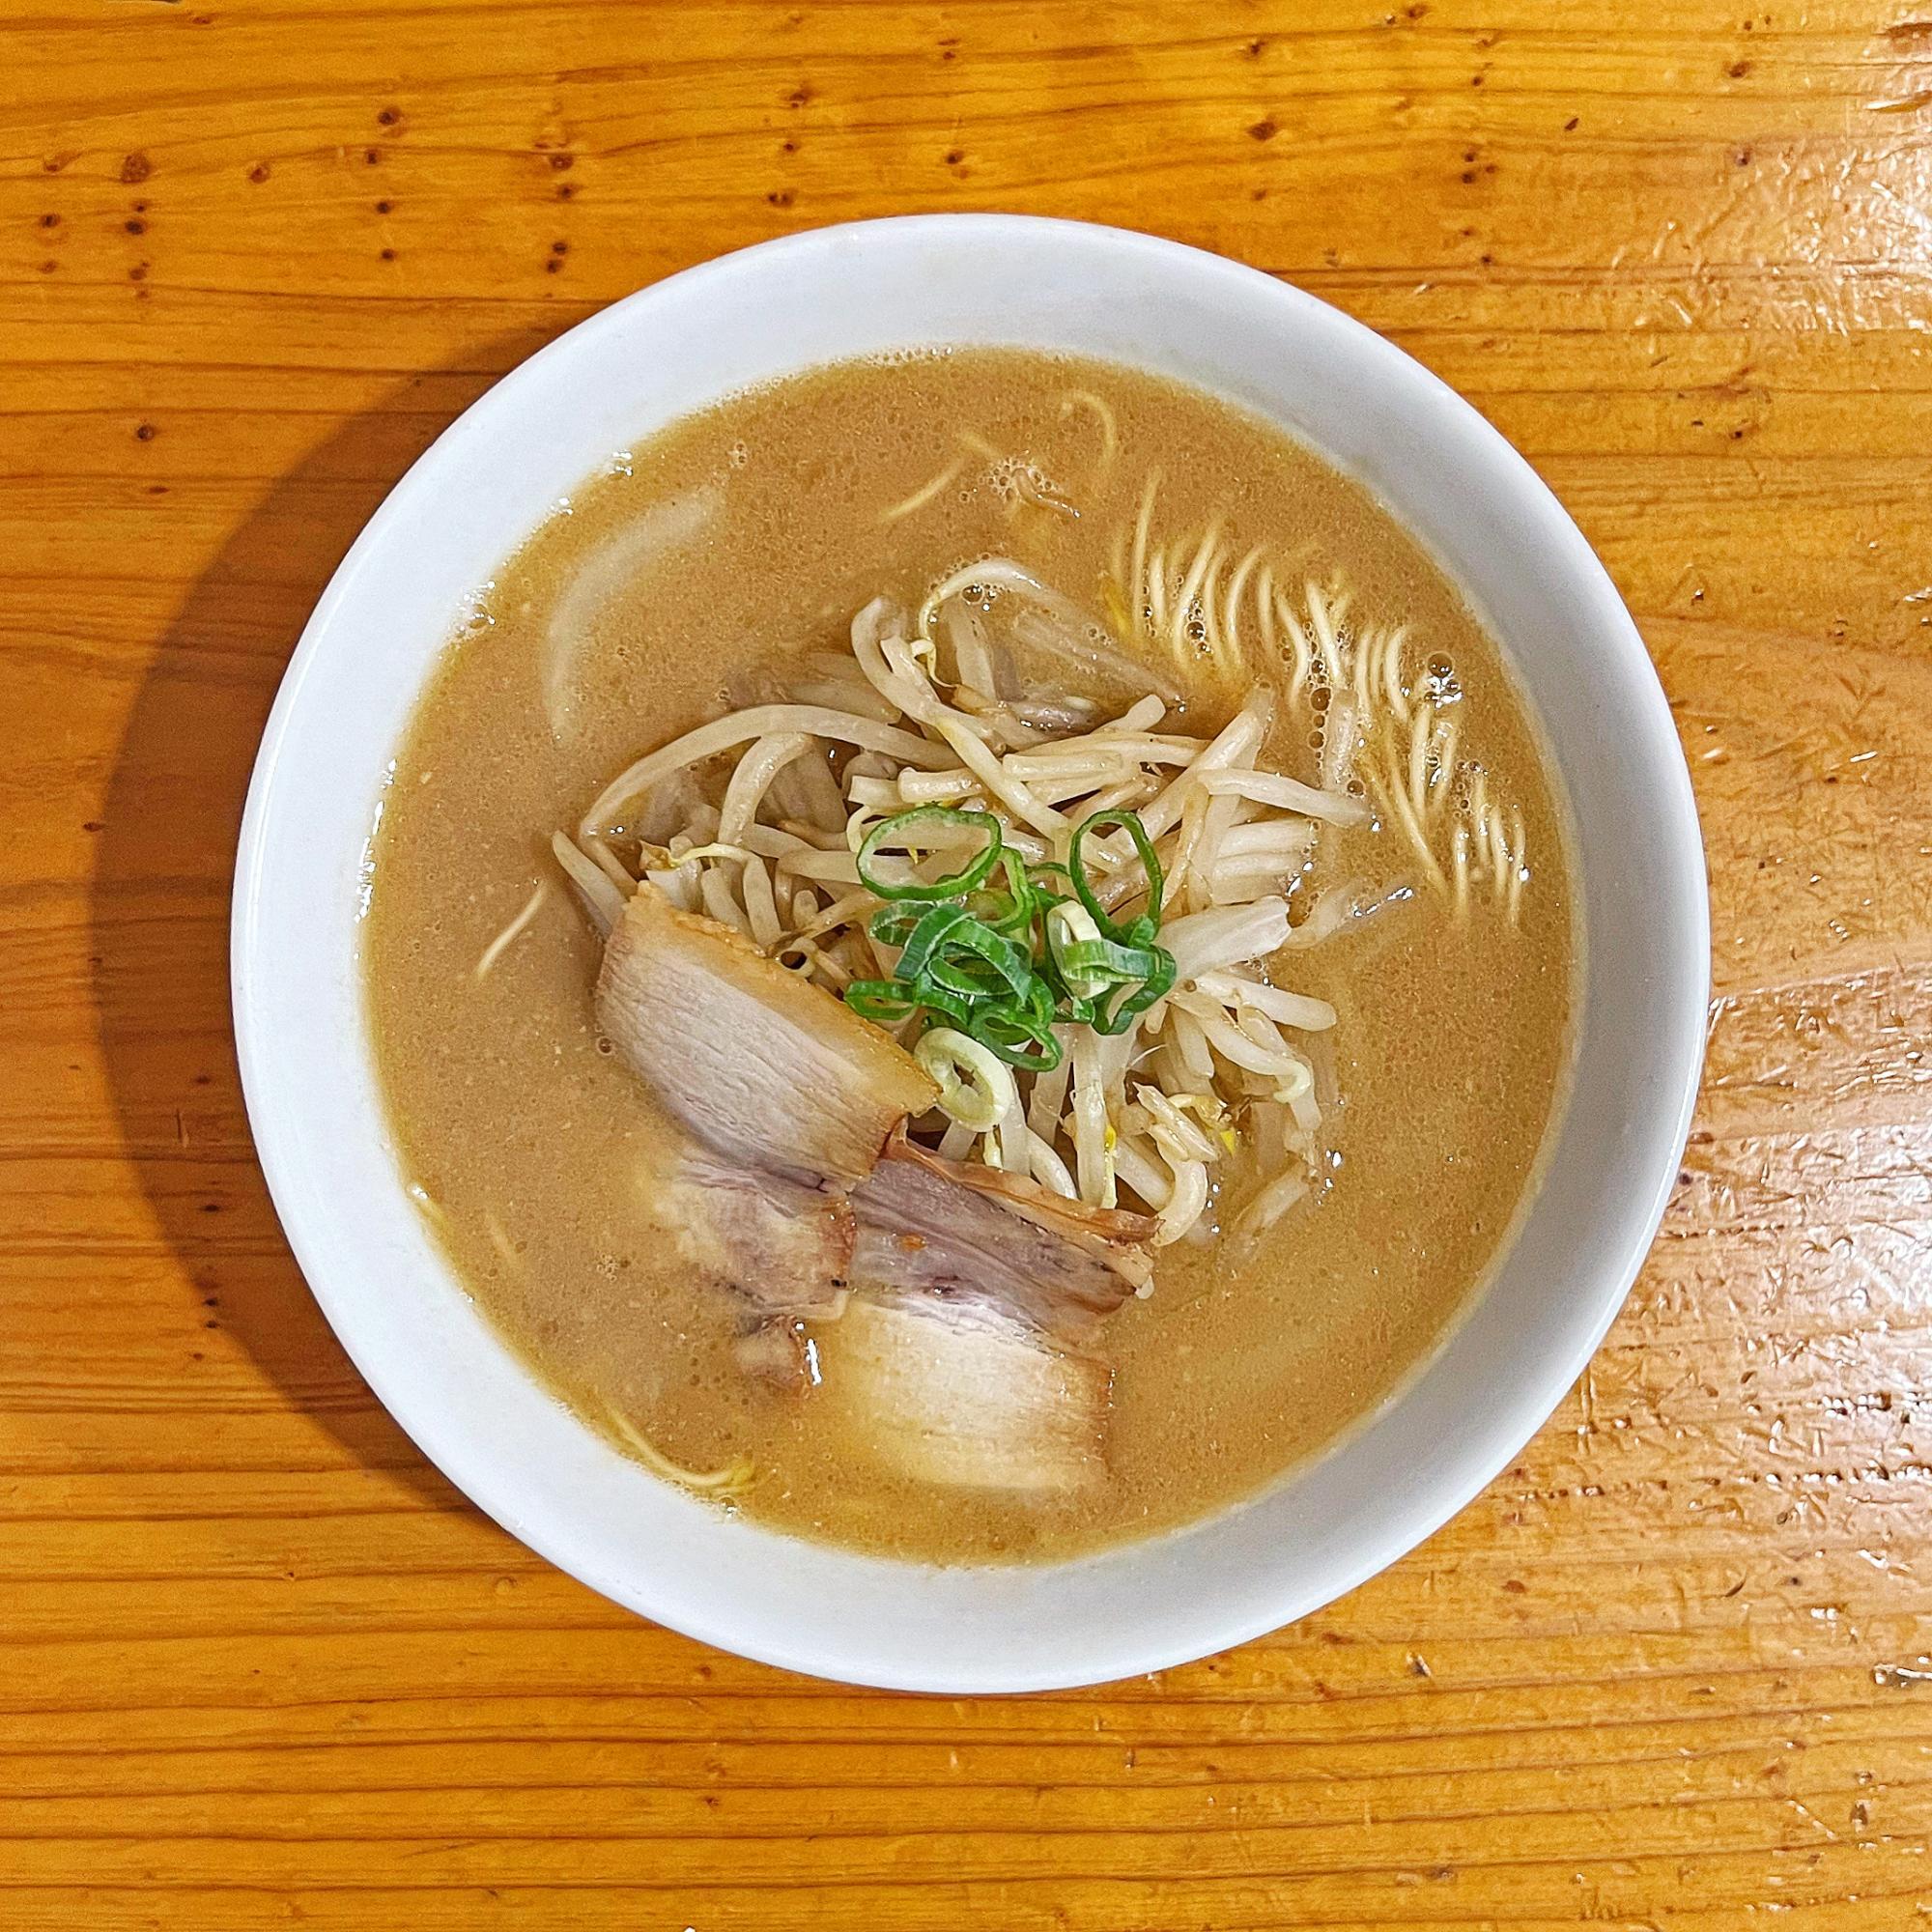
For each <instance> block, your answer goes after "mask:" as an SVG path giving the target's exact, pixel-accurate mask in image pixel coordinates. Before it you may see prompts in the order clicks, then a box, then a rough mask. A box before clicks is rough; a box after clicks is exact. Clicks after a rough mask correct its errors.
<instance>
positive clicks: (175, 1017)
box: [88, 319, 562, 1498]
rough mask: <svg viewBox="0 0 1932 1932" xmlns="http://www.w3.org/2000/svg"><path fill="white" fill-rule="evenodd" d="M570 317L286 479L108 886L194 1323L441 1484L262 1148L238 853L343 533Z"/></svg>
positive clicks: (155, 679)
mask: <svg viewBox="0 0 1932 1932" xmlns="http://www.w3.org/2000/svg"><path fill="white" fill-rule="evenodd" d="M559 320H560V323H561V321H562V319H559ZM554 332H555V331H554V330H553V329H549V328H546V329H544V330H542V331H540V332H539V331H524V332H520V333H518V334H516V335H514V336H508V337H504V338H501V339H497V340H492V341H488V342H485V343H482V344H479V345H478V346H477V348H476V350H475V351H474V353H473V354H472V355H470V356H469V357H468V358H466V363H465V366H464V367H463V368H461V369H451V370H446V371H442V372H439V373H435V374H430V375H425V376H421V377H416V378H412V379H411V380H409V381H407V382H404V383H401V384H397V385H396V387H395V388H394V389H393V390H391V391H390V392H389V393H388V394H387V395H386V396H385V397H384V400H383V402H382V404H381V405H379V406H378V407H377V408H375V409H372V410H370V411H368V412H365V413H363V414H361V415H358V416H356V417H354V418H352V419H350V420H349V421H347V422H346V423H345V424H344V425H343V426H342V427H341V428H339V429H338V430H337V431H336V432H335V433H334V434H333V435H332V436H330V437H329V438H328V439H327V441H325V442H323V443H321V444H320V445H318V446H317V447H316V448H315V449H314V450H312V451H311V452H310V453H309V454H308V455H306V456H305V457H304V458H303V459H302V460H301V461H300V462H299V463H298V464H297V465H296V466H295V467H294V468H293V469H290V470H289V471H288V472H287V473H286V474H284V475H281V476H279V477H277V478H276V479H275V480H274V481H273V482H272V484H271V485H270V487H269V489H268V490H267V492H266V494H265V495H264V496H263V497H262V499H261V500H260V501H259V502H258V503H257V504H256V505H255V506H254V507H253V508H252V509H251V510H250V511H249V512H248V514H247V515H246V516H245V517H244V518H243V519H242V520H241V523H240V524H239V525H238V526H237V527H236V528H235V530H234V531H233V533H232V534H231V535H230V536H229V538H228V540H227V542H226V543H225V544H224V545H223V546H222V548H221V552H220V554H218V555H217V556H216V557H215V559H214V561H213V563H212V564H211V565H210V566H209V568H208V569H207V570H206V571H205V572H204V573H203V574H202V575H201V576H200V578H199V579H197V581H196V582H195V583H194V584H193V586H192V588H191V589H190V590H189V591H188V593H187V596H186V598H185V601H184V602H183V604H182V606H181V608H180V610H179V611H177V613H176V615H175V616H174V618H173V620H172V621H171V622H170V623H169V625H168V626H167V629H166V631H165V633H164V635H163V636H162V637H161V639H160V641H159V647H158V649H157V650H156V653H155V655H154V657H153V660H152V662H151V663H150V665H149V667H148V669H147V672H146V675H145V677H144V679H143V681H142V684H141V688H140V690H139V692H138V694H137V695H136V696H135V699H134V702H133V705H132V707H131V710H130V712H129V714H128V725H127V728H126V731H125V733H124V735H123V738H122V741H121V744H120V747H119V751H118V753H117V755H116V760H115V766H114V772H113V775H112V778H111V780H110V781H109V783H108V787H107V795H106V807H105V810H104V812H103V814H102V819H101V823H100V825H99V828H98V830H99V838H98V844H97V852H96V858H95V869H94V877H93V881H92V885H91V890H90V896H89V948H88V956H89V964H90V968H91V971H92V975H93V990H94V1009H95V1014H96V1023H97V1025H98V1027H99V1040H100V1048H101V1056H102V1060H103V1063H104V1065H105V1069H106V1077H107V1081H108V1084H109V1087H110V1090H111V1093H112V1098H113V1105H114V1108H115V1113H116V1116H117V1120H118V1122H119V1126H120V1130H121V1135H122V1141H123V1145H124V1149H125V1151H126V1155H127V1158H128V1161H129V1162H130V1163H131V1164H132V1166H133V1167H134V1169H135V1171H136V1173H137V1174H138V1176H139V1179H140V1182H141V1187H142V1190H143V1192H144V1194H145V1196H146V1199H147V1201H148V1204H149V1207H150V1208H151V1209H152V1211H153V1213H154V1216H155V1219H156V1223H157V1225H158V1228H159V1231H160V1234H161V1236H162V1237H163V1238H164V1239H165V1241H166V1242H167V1244H168V1247H169V1248H170V1250H171V1251H172V1253H173V1256H174V1257H175V1259H176V1261H177V1263H178V1264H179V1267H180V1269H181V1272H182V1273H183V1274H184V1275H185V1277H186V1279H187V1280H188V1281H190V1282H191V1283H192V1284H193V1291H194V1293H195V1297H196V1308H195V1319H196V1321H197V1322H198V1323H199V1324H200V1326H201V1327H202V1328H203V1329H205V1330H209V1331H217V1330H219V1331H226V1338H227V1342H228V1344H229V1345H236V1344H239V1345H240V1347H241V1350H244V1351H245V1352H246V1354H247V1356H248V1357H249V1358H250V1360H251V1361H252V1363H253V1364H254V1366H255V1368H256V1370H257V1371H258V1372H259V1373H260V1375H261V1376H262V1377H263V1378H266V1379H267V1380H268V1381H269V1382H270V1384H272V1386H273V1388H274V1389H275V1390H276V1391H277V1392H278V1393H279V1395H280V1397H281V1398H282V1400H284V1401H285V1402H286V1403H287V1404H288V1406H291V1407H292V1408H295V1409H297V1410H298V1411H300V1412H301V1413H302V1414H303V1415H305V1416H307V1417H309V1418H311V1419H312V1420H313V1421H314V1422H315V1423H317V1424H318V1425H319V1426H321V1427H323V1428H325V1429H327V1431H328V1432H329V1434H330V1435H333V1436H334V1437H335V1438H336V1439H337V1440H338V1441H339V1442H341V1443H342V1444H343V1445H344V1446H345V1447H346V1448H347V1449H348V1450H349V1451H350V1452H351V1453H352V1454H353V1455H355V1457H356V1459H357V1460H358V1461H360V1462H362V1463H367V1464H369V1465H371V1466H378V1467H382V1468H384V1469H387V1470H389V1471H390V1472H392V1473H393V1474H394V1476H395V1477H396V1478H397V1479H398V1480H400V1481H403V1482H406V1483H408V1484H410V1485H411V1486H412V1487H414V1488H416V1489H418V1490H419V1491H421V1492H423V1493H425V1494H432V1493H433V1494H435V1495H436V1496H438V1497H439V1498H447V1497H448V1496H449V1495H450V1494H451V1493H452V1492H450V1490H449V1489H448V1486H447V1485H446V1484H444V1483H443V1482H442V1480H441V1479H440V1477H439V1476H438V1475H437V1474H436V1473H435V1471H434V1470H432V1469H430V1468H429V1467H428V1466H427V1465H426V1464H425V1463H423V1460H422V1458H421V1456H420V1455H419V1454H418V1452H417V1451H416V1450H415V1448H414V1447H413V1445H412V1443H411V1442H410V1441H409V1439H408V1438H407V1436H405V1435H404V1434H403V1433H402V1431H401V1430H400V1429H399V1428H398V1427H397V1426H396V1424H395V1423H394V1422H392V1421H391V1420H390V1419H389V1417H388V1416H387V1415H386V1414H385V1413H384V1411H383V1409H382V1408H381V1407H380V1406H379V1405H378V1404H377V1402H376V1399H375V1397H374V1396H373V1395H372V1394H371V1393H370V1392H369V1390H368V1388H367V1386H366V1385H365V1384H364V1383H363V1381H362V1380H361V1378H360V1377H359V1376H358V1375H357V1374H356V1372H355V1368H354V1367H353V1365H352V1364H351V1362H350V1360H349V1358H348V1356H347V1354H346V1353H345V1352H344V1351H343V1350H342V1348H341V1345H340V1344H339V1343H338V1342H337V1341H336V1340H335V1337H334V1335H333V1333H332V1332H331V1331H330V1329H329V1327H328V1325H327V1321H325V1320H324V1319H323V1316H322V1312H321V1310H320V1308H319V1307H318V1306H317V1305H316V1302H315V1301H314V1299H313V1297H312V1296H311V1295H310V1293H309V1292H308V1288H307V1285H306V1284H305V1282H304V1281H303V1279H302V1277H301V1274H300V1272H299V1271H298V1268H297V1266H296V1263H295V1258H294V1257H293V1255H292V1254H291V1253H290V1252H289V1249H288V1246H287V1244H286V1242H285V1241H284V1239H283V1236H282V1233H281V1228H280V1224H279V1223H278V1221H277V1220H276V1217H275V1211H274V1208H273V1206H272V1204H271V1203H270V1198H269V1193H268V1188H267V1185H266V1183H265V1182H264V1180H263V1178H262V1173H261V1170H260V1168H259V1167H258V1166H257V1164H256V1160H255V1153H254V1147H253V1143H252V1142H251V1140H250V1139H249V1136H248V1129H247V1122H246V1119H245V1115H244V1113H243V1109H242V1101H241V1081H240V1076H239V1073H238V1070H237V1066H236V1062H235V1050H234V1035H233V1029H232V1025H231V1019H230V1011H229V988H228V915H229V896H230V890H231V868H232V865H233V859H234V850H235V840H236V837H237V834H238V832H239V830H240V826H241V810H242V804H243V801H244V799H245V797H246V794H247V788H248V780H249V774H250V771H251V769H252V767H253V764H254V759H255V752H256V746H257V743H258V741H259V739H260V737H261V731H262V726H263V724H264V722H265V721H266V719H267V717H268V713H269V708H270V704H271V702H272V701H273V697H274V693H275V687H276V685H277V684H278V682H279V680H280V677H281V674H282V670H283V668H284V667H285V666H286V664H287V662H288V659H289V656H290V653H291V652H292V651H293V649H294V647H295V642H296V639H297V638H298V636H299V635H300V632H301V627H302V625H303V623H304V622H305V621H306V620H307V617H308V614H309V611H310V610H311V608H312V607H313V606H314V604H315V602H316V599H317V598H318V597H319V596H320V595H321V593H322V589H323V586H324V585H325V584H326V583H327V581H328V578H329V576H330V574H331V573H332V572H333V570H334V568H335V566H336V564H337V563H338V562H339V561H340V559H341V557H342V554H343V553H344V552H345V551H346V550H347V549H348V548H349V546H350V544H351V543H352V542H353V541H354V539H355V535H356V533H357V532H358V531H359V530H360V529H361V527H362V526H363V525H364V524H365V523H366V522H367V521H368V519H369V517H370V516H371V515H372V514H373V513H374V511H375V509H376V507H377V505H378V504H379V503H380V502H381V501H382V500H383V498H384V496H386V495H387V493H388V491H389V490H390V488H391V487H392V486H393V485H394V484H395V483H396V481H397V480H398V479H399V478H400V477H401V476H402V474H403V472H404V471H405V470H406V469H408V468H409V467H410V465H411V464H412V462H413V461H414V460H415V458H416V457H417V456H418V455H420V454H421V452H422V450H423V449H424V448H426V447H427V446H428V444H429V443H430V442H431V441H432V440H434V439H435V438H436V437H437V436H438V435H439V434H440V432H441V431H442V429H443V428H444V427H446V425H447V424H448V423H449V422H450V421H451V420H452V419H453V418H454V417H455V416H456V415H457V414H458V413H459V412H461V411H462V410H463V409H464V408H465V407H467V406H468V404H469V401H470V400H472V399H473V397H474V396H475V395H477V394H480V393H481V392H482V390H483V389H485V388H486V387H488V386H489V384H490V383H491V382H493V381H495V380H496V377H497V375H498V374H500V373H501V372H502V371H503V370H505V369H507V368H509V367H511V366H512V365H513V364H514V363H515V362H517V361H519V360H521V359H522V358H523V357H524V356H526V355H528V354H529V353H530V352H531V351H532V350H533V349H535V348H537V347H538V346H540V344H541V342H542V341H543V340H544V339H547V337H548V336H549V335H550V334H552V333H554ZM161 433H162V434H163V435H165V434H166V428H165V424H163V426H162V432H161ZM162 473H163V474H164V473H165V472H162ZM150 488H151V489H156V486H153V485H151V486H150ZM167 491H168V485H166V484H165V483H164V484H162V485H160V486H159V487H158V489H156V497H155V514H156V516H159V517H165V516H166V514H167V509H168V504H167ZM206 1339H207V1346H206V1347H191V1348H190V1350H189V1351H188V1356H187V1360H186V1361H185V1364H184V1371H183V1373H184V1379H185V1381H187V1382H189V1383H190V1384H191V1383H192V1382H193V1381H194V1380H195V1378H198V1377H201V1376H203V1375H211V1376H212V1375H214V1374H217V1373H218V1365H219V1363H220V1362H221V1360H222V1359H223V1345H222V1337H221V1335H220V1334H218V1333H214V1332H211V1333H209V1334H208V1335H207V1338H206ZM204 1362H206V1363H207V1364H208V1365H209V1366H208V1368H207V1369H204V1368H203V1367H202V1364H203V1363H204ZM211 1406H212V1407H213V1408H214V1410H215V1415H216V1416H218V1417H221V1418H222V1419H223V1421H224V1422H225V1420H226V1418H227V1417H229V1416H234V1415H236V1414H238V1412H239V1411H238V1409H237V1406H236V1405H234V1404H233V1403H232V1402H229V1403H222V1404H218V1405H216V1404H211ZM211 1426H220V1425H219V1424H217V1423H216V1422H215V1421H214V1418H213V1417H212V1418H211ZM240 1436H241V1441H243V1442H245V1436H246V1424H245V1422H243V1423H241V1424H240ZM238 1446H240V1445H239V1444H238ZM242 1453H244V1454H245V1453H246V1451H245V1448H244V1449H243V1452H242Z"/></svg>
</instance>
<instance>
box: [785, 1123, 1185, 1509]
mask: <svg viewBox="0 0 1932 1932" xmlns="http://www.w3.org/2000/svg"><path fill="white" fill-rule="evenodd" d="M852 1206H853V1208H854V1211H855V1212H856V1214H857V1216H858V1238H857V1240H856V1241H855V1242H854V1244H853V1250H852V1264H851V1270H852V1271H851V1280H852V1287H853V1299H852V1301H851V1303H850V1304H849V1305H848V1307H847V1308H846V1311H845V1314H844V1317H843V1319H842V1320H840V1321H838V1322H837V1323H835V1324H833V1325H832V1326H830V1327H828V1328H826V1329H824V1330H822V1331H821V1334H820V1342H819V1347H820V1350H821V1352H822V1355H823V1357H824V1376H825V1386H826V1389H827V1391H828V1392H830V1391H835V1390H836V1391H837V1397H838V1401H840V1402H841V1403H843V1404H846V1405H848V1413H849V1414H850V1415H851V1417H852V1419H853V1425H854V1431H855V1435H856V1436H857V1439H859V1440H861V1441H863V1442H864V1443H866V1444H867V1447H868V1449H869V1451H870V1454H871V1455H872V1457H873V1459H874V1460H875V1461H876V1462H878V1463H880V1464H881V1465H882V1466H885V1467H887V1468H890V1469H892V1470H894V1471H895V1473H897V1474H899V1475H902V1476H909V1477H913V1478H915V1479H917V1480H919V1481H921V1482H926V1483H933V1484H938V1485H941V1486H944V1487H948V1488H952V1489H962V1490H987V1491H990V1490H999V1491H1006V1492H1012V1493H1018V1494H1032V1495H1044V1494H1051V1493H1055V1492H1071V1491H1077V1490H1079V1489H1081V1488H1083V1487H1084V1486H1086V1485H1088V1484H1090V1483H1094V1482H1096V1481H1098V1480H1099V1479H1100V1477H1101V1476H1102V1475H1103V1474H1104V1473H1105V1469H1106V1459H1105V1439H1106V1427H1107V1401H1108V1395H1109V1392H1110V1388H1111V1382H1112V1378H1111V1376H1110V1375H1109V1372H1108V1370H1107V1369H1106V1367H1105V1366H1104V1364H1102V1363H1100V1362H1098V1361H1096V1360H1094V1357H1093V1356H1091V1355H1089V1354H1088V1353H1086V1352H1085V1350H1084V1348H1083V1346H1082V1345H1083V1344H1085V1343H1086V1342H1088V1341H1089V1340H1091V1338H1092V1336H1093V1334H1094V1330H1095V1328H1097V1326H1098V1325H1099V1323H1100V1321H1101V1320H1102V1319H1103V1318H1104V1317H1106V1316H1108V1315H1110V1314H1112V1313H1113V1311H1114V1310H1115V1309H1117V1308H1118V1307H1119V1306H1120V1305H1121V1303H1122V1301H1123V1300H1125V1299H1126V1297H1127V1296H1128V1295H1129V1294H1130V1293H1132V1292H1133V1290H1134V1288H1135V1287H1136V1286H1137V1285H1138V1284H1139V1283H1140V1282H1143V1281H1145V1280H1146V1279H1147V1278H1148V1273H1149V1270H1150V1267H1151V1262H1150V1260H1149V1255H1148V1249H1147V1246H1146V1243H1147V1241H1148V1239H1149V1238H1150V1236H1151V1235H1152V1233H1153V1223H1152V1222H1151V1220H1150V1219H1149V1218H1148V1217H1147V1216H1145V1215H1142V1214H1128V1213H1122V1212H1119V1211H1116V1210H1113V1209H1109V1208H1089V1207H1086V1206H1084V1205H1082V1204H1080V1203H1078V1202H1072V1201H1066V1200H1064V1199H1063V1198H1062V1197H1060V1196H1058V1195H1055V1194H1052V1193H1050V1192H1048V1191H1047V1190H1046V1189H1044V1188H1041V1187H1038V1186H1037V1185H1036V1184H1035V1183H1034V1182H1033V1181H1031V1180H1028V1179H1022V1178H1020V1177H1018V1176H1015V1175H1007V1174H1001V1173H1000V1172H998V1171H997V1170H995V1169H991V1168H983V1167H973V1166H968V1165H966V1164H964V1163H962V1162H957V1161H950V1160H943V1159H941V1158H940V1157H939V1156H938V1155H937V1154H933V1153H929V1152H928V1151H926V1150H925V1149H923V1148H921V1147H918V1146H916V1145H914V1144H913V1143H912V1142H910V1141H908V1140H906V1139H905V1137H904V1135H903V1134H897V1135H895V1136H894V1138H893V1140H892V1141H891V1143H890V1144H889V1145H888V1146H887V1149H886V1155H885V1158H884V1159H883V1160H881V1161H880V1163H879V1165H878V1166H877V1167H876V1168H875V1169H874V1170H873V1173H872V1177H871V1179H869V1180H867V1182H866V1183H865V1184H864V1185H863V1186H862V1187H860V1188H858V1189H856V1190H855V1191H854V1193H853V1196H852Z"/></svg>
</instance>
